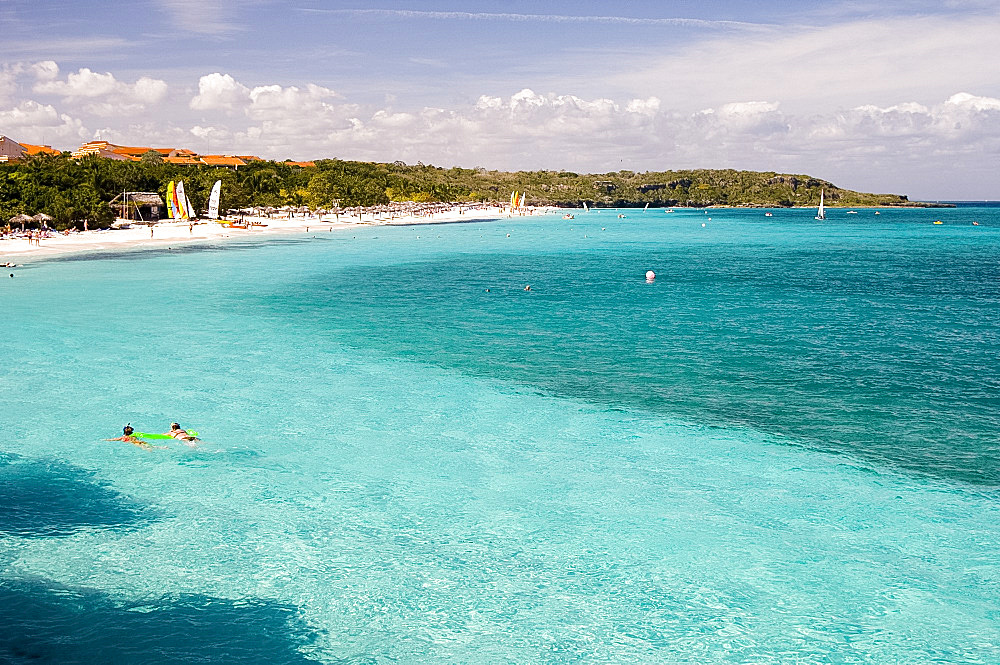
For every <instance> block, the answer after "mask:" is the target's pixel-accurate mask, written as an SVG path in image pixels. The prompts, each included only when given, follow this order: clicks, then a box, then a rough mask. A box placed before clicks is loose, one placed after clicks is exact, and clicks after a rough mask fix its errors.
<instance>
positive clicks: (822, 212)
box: [816, 189, 826, 219]
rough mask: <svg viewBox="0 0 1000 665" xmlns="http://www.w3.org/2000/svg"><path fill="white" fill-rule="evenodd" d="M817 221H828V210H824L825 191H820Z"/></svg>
mask: <svg viewBox="0 0 1000 665" xmlns="http://www.w3.org/2000/svg"><path fill="white" fill-rule="evenodd" d="M816 219H826V210H825V209H824V208H823V190H822V189H821V190H819V210H817V211H816Z"/></svg>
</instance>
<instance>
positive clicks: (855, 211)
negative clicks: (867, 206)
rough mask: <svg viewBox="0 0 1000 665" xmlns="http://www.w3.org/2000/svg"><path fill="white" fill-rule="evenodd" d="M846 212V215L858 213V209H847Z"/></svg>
mask: <svg viewBox="0 0 1000 665" xmlns="http://www.w3.org/2000/svg"><path fill="white" fill-rule="evenodd" d="M847 214H848V215H856V214H858V211H857V210H848V211H847Z"/></svg>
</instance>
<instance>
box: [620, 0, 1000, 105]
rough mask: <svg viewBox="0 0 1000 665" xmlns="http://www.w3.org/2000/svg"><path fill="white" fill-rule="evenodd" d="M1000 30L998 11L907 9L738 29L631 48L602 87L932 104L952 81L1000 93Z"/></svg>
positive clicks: (795, 100) (692, 101)
mask: <svg viewBox="0 0 1000 665" xmlns="http://www.w3.org/2000/svg"><path fill="white" fill-rule="evenodd" d="M998 34H1000V16H997V15H996V14H993V15H980V16H969V15H968V14H966V15H963V16H961V17H954V16H933V17H929V16H912V15H911V16H906V15H902V16H896V17H894V18H893V19H892V20H884V19H882V20H875V19H869V20H855V21H849V22H840V23H835V24H831V25H820V26H813V27H796V26H783V27H782V28H780V29H778V30H774V31H767V32H763V33H761V32H737V33H732V34H727V35H726V36H725V37H718V38H712V39H708V40H704V41H701V42H697V43H694V44H689V45H685V46H681V47H678V48H676V49H672V50H670V51H669V52H668V53H667V54H666V55H662V56H659V57H657V56H656V55H653V56H652V57H651V56H650V52H649V50H648V49H644V50H642V51H637V52H636V55H635V61H634V62H632V63H629V62H627V56H623V58H622V60H623V61H622V63H621V64H622V65H623V66H622V67H619V68H615V69H614V74H613V78H610V77H609V78H608V79H607V80H605V81H603V85H602V87H604V88H608V89H616V88H617V89H622V87H623V86H624V89H626V90H639V91H643V93H644V94H655V95H657V96H659V97H661V98H664V99H671V101H672V103H674V104H675V105H676V106H677V107H678V108H684V109H685V110H694V109H695V108H699V107H703V106H705V105H710V106H718V105H721V104H724V103H726V102H729V101H732V100H733V99H760V98H764V99H773V100H777V101H780V102H781V104H782V108H784V109H791V110H793V111H795V112H797V113H802V112H816V111H817V110H821V109H825V110H827V111H837V110H842V109H849V108H852V107H854V106H858V105H861V104H877V105H886V106H888V105H891V104H893V103H895V102H896V101H897V100H899V99H911V100H917V101H921V102H925V103H926V102H931V101H933V100H936V99H940V96H941V94H942V91H944V90H956V89H959V90H961V89H967V90H968V89H972V90H981V91H986V92H997V93H1000V79H998V78H997V76H996V72H997V65H996V63H997V62H1000V40H997V38H996V36H997V35H998ZM623 70H624V71H623ZM677 91H682V92H683V94H681V95H678V94H676V92H677Z"/></svg>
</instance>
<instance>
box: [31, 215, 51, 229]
mask: <svg viewBox="0 0 1000 665" xmlns="http://www.w3.org/2000/svg"><path fill="white" fill-rule="evenodd" d="M31 219H33V220H35V221H36V222H38V224H39V225H40V226H44V227H48V225H49V222H51V221H52V220H53V219H54V218H53V217H51V216H49V215H46V214H45V213H44V212H40V213H38V214H37V215H35V216H34V217H32V218H31Z"/></svg>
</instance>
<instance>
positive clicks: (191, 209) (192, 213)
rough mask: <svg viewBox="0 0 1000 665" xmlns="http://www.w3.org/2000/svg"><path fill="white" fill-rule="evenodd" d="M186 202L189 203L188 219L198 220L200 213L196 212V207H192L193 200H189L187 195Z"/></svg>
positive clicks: (185, 196)
mask: <svg viewBox="0 0 1000 665" xmlns="http://www.w3.org/2000/svg"><path fill="white" fill-rule="evenodd" d="M184 200H185V201H187V207H188V217H190V218H191V219H198V213H196V212H195V210H194V206H193V205H191V199H189V198H188V197H187V195H186V194H185V195H184Z"/></svg>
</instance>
